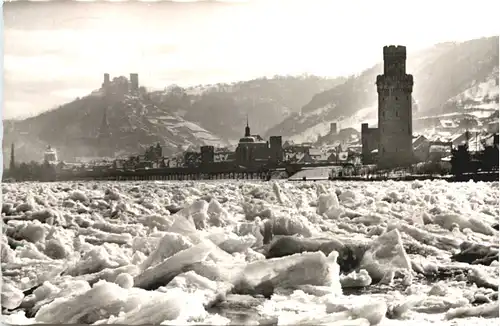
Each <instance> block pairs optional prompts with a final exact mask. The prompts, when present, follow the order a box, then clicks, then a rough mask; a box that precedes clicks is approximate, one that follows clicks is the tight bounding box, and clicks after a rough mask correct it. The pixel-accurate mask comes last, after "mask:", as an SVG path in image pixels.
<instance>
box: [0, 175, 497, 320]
mask: <svg viewBox="0 0 500 326" xmlns="http://www.w3.org/2000/svg"><path fill="white" fill-rule="evenodd" d="M2 192H3V196H2V197H3V198H2V217H3V218H2V221H3V225H2V230H3V234H2V239H1V241H2V250H1V259H2V260H1V262H2V272H3V275H2V281H3V282H2V295H1V303H2V308H3V316H2V319H3V320H2V321H3V322H5V323H8V324H19V325H21V324H34V323H61V324H62V323H64V324H66V323H85V324H96V325H99V324H129V325H138V324H164V325H174V324H177V325H179V324H183V325H187V324H197V325H200V324H213V325H215V324H217V325H219V324H223V325H227V324H231V323H233V324H235V323H237V324H258V323H273V324H278V325H290V324H305V325H318V324H329V325H389V326H391V325H398V326H402V325H403V324H406V325H429V324H440V325H493V324H498V322H499V316H498V303H497V300H498V280H497V278H498V273H499V264H498V241H499V236H498V231H497V229H496V228H494V227H493V225H494V224H495V223H498V218H499V192H498V182H495V183H482V182H479V183H473V182H468V183H447V182H445V181H414V182H394V181H387V182H373V183H370V182H338V181H334V182H330V181H317V182H301V181H297V182H287V181H273V182H260V181H255V182H252V181H248V182H240V181H206V182H192V181H190V182H161V181H155V182H122V183H116V182H88V183H76V182H75V183H11V184H3V185H2ZM472 261H474V262H475V263H477V262H480V263H481V264H472ZM237 315H239V316H241V315H245V316H247V317H248V318H246V319H244V320H243V321H242V320H241V319H239V318H241V317H236V316H237Z"/></svg>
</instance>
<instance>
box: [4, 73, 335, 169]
mask: <svg viewBox="0 0 500 326" xmlns="http://www.w3.org/2000/svg"><path fill="white" fill-rule="evenodd" d="M343 81H344V80H343V79H342V78H338V79H326V78H320V77H315V76H298V77H291V76H286V77H282V76H275V77H274V78H260V79H255V80H250V81H244V82H238V83H233V84H216V85H200V86H197V87H190V88H186V89H183V88H181V87H178V86H176V85H172V86H170V87H168V88H166V89H165V90H163V91H152V92H148V91H147V90H146V89H145V88H144V87H141V88H140V91H139V92H138V93H137V94H135V95H131V94H130V93H129V91H128V89H129V85H130V82H129V81H128V79H127V78H126V77H117V78H114V79H113V81H112V82H111V86H110V87H112V89H113V91H112V92H108V93H104V92H103V91H102V89H100V90H97V91H94V92H92V94H89V95H87V96H85V97H82V98H78V99H76V100H74V101H72V102H70V103H67V104H64V105H61V106H60V107H58V108H56V109H53V110H50V111H47V112H44V113H42V114H40V115H38V116H35V117H31V118H28V119H25V120H21V121H14V120H11V121H4V141H3V154H4V164H6V163H7V164H8V158H9V157H10V155H9V150H10V144H11V143H12V142H15V143H16V157H17V159H18V160H20V161H29V160H39V159H40V158H41V157H42V154H43V151H44V149H45V148H46V146H47V145H48V144H50V145H52V146H54V147H56V148H57V149H58V152H59V155H60V158H61V159H65V160H74V159H75V158H76V157H93V156H94V157H95V156H101V155H103V153H106V154H107V155H109V156H112V155H127V154H132V153H140V152H142V151H143V149H144V148H145V146H149V145H150V144H151V143H155V142H160V143H161V144H162V146H163V148H164V153H165V155H170V154H173V153H176V152H178V151H179V150H180V147H182V148H184V149H185V148H187V147H189V146H194V147H198V146H201V145H204V144H212V145H218V146H224V145H227V144H228V142H229V141H230V140H234V139H238V138H239V137H241V136H242V130H243V128H244V125H245V123H246V115H247V114H248V115H249V119H250V122H251V124H252V129H253V130H255V131H257V132H258V131H262V132H263V131H265V130H267V129H269V128H270V127H272V126H273V125H275V124H277V123H279V122H281V121H282V120H283V118H284V117H286V116H288V115H290V114H292V113H294V112H298V111H299V110H300V108H301V107H302V106H303V105H305V104H306V103H307V102H309V101H310V99H311V98H312V96H313V95H314V94H316V93H318V92H321V91H323V90H325V89H328V88H331V87H333V86H335V85H337V84H339V83H342V82H343ZM105 108H108V109H107V110H106V116H107V120H108V129H109V133H110V138H109V140H107V141H106V142H104V141H102V139H100V138H99V137H98V135H99V131H100V127H101V125H102V121H103V116H104V111H105Z"/></svg>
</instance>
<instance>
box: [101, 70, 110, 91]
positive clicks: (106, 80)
mask: <svg viewBox="0 0 500 326" xmlns="http://www.w3.org/2000/svg"><path fill="white" fill-rule="evenodd" d="M110 82H111V80H110V78H109V74H108V73H105V74H104V81H103V83H102V88H104V89H107V88H108V87H109V83H110Z"/></svg>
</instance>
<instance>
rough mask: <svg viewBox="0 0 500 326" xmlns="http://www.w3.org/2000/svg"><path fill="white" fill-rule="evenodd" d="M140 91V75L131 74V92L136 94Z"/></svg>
mask: <svg viewBox="0 0 500 326" xmlns="http://www.w3.org/2000/svg"><path fill="white" fill-rule="evenodd" d="M138 90H139V74H137V73H131V74H130V91H132V92H136V91H138Z"/></svg>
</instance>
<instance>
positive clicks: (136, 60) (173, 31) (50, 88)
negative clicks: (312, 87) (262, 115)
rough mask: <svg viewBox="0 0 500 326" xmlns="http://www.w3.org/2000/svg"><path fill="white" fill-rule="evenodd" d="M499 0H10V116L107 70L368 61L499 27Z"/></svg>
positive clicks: (334, 65)
mask: <svg viewBox="0 0 500 326" xmlns="http://www.w3.org/2000/svg"><path fill="white" fill-rule="evenodd" d="M498 9H499V6H498V4H497V0H476V1H473V2H471V1H444V0H442V1H441V0H432V1H431V0H419V1H408V0H405V1H401V0H379V1H373V0H260V1H259V0H249V1H233V2H231V1H224V3H222V2H216V1H210V2H204V1H199V2H193V1H190V2H188V3H185V2H183V3H180V2H162V3H90V2H80V3H70V2H66V3H50V2H44V3H25V2H10V3H4V28H5V32H4V40H5V41H4V71H5V72H4V85H5V87H4V110H3V116H4V118H12V117H25V116H28V115H33V114H37V113H40V112H42V111H45V110H47V109H50V108H52V107H54V106H57V105H59V104H63V103H66V102H68V101H71V100H73V99H74V98H76V97H78V96H84V95H86V94H88V93H89V92H90V91H92V90H93V89H97V88H99V87H100V85H101V83H102V75H103V73H104V72H109V73H110V74H111V75H112V77H113V76H117V75H126V76H128V74H129V73H130V72H137V73H139V79H140V83H141V84H142V85H143V86H146V87H148V88H164V87H165V86H168V85H170V84H172V83H176V84H179V85H181V86H189V85H196V84H201V83H216V82H230V81H237V80H245V79H251V78H255V77H260V76H264V75H267V76H272V75H275V74H301V73H311V74H316V75H320V76H338V75H348V74H352V73H357V72H360V71H361V70H363V69H365V68H368V67H369V66H371V65H372V64H374V63H376V62H377V61H380V60H381V59H382V47H383V46H384V45H388V44H402V45H406V46H407V47H408V51H416V50H419V49H422V48H425V47H427V46H430V45H432V44H435V43H438V42H443V41H463V40H467V39H473V38H478V37H482V36H492V35H498V29H497V25H498Z"/></svg>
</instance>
